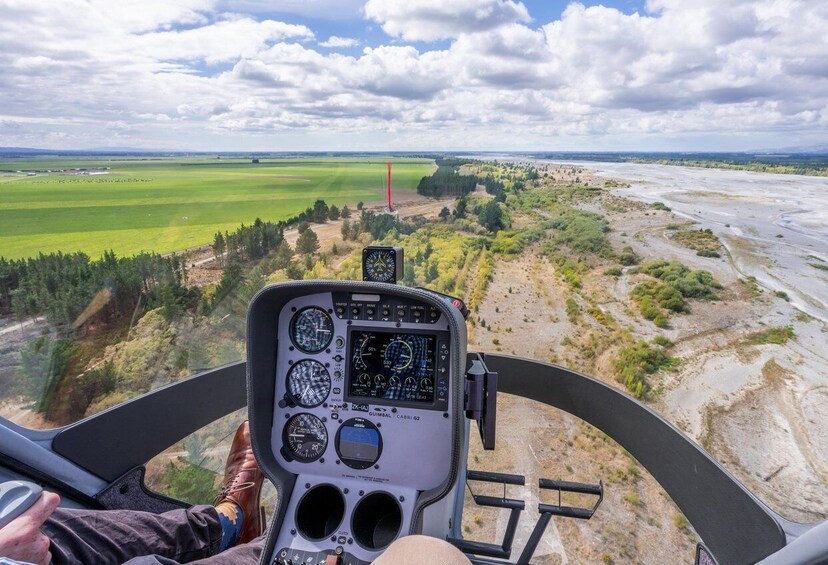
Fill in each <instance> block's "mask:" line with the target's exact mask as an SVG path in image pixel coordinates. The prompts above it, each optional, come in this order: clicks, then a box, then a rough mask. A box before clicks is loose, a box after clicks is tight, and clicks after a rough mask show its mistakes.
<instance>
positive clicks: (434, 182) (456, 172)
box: [417, 158, 538, 202]
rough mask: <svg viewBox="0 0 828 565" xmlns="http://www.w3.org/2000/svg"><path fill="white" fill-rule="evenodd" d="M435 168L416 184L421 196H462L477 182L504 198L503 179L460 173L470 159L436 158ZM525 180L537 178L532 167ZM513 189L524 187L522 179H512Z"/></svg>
mask: <svg viewBox="0 0 828 565" xmlns="http://www.w3.org/2000/svg"><path fill="white" fill-rule="evenodd" d="M435 162H436V163H437V170H436V171H434V174H432V175H431V176H429V177H423V178H422V179H420V183H419V184H418V185H417V193H418V194H422V195H423V196H463V195H464V194H468V193H470V192H473V191H474V189H475V188H476V187H477V185H478V184H482V185H483V186H485V187H486V192H488V193H489V194H493V195H494V196H496V197H497V198H498V199H499V202H504V201H505V200H506V185H505V184H504V183H503V181H501V180H498V179H496V178H495V177H494V176H493V175H491V174H488V175H486V176H479V175H474V174H465V175H464V174H461V173H460V168H461V167H462V166H463V165H470V164H473V163H475V161H474V160H472V159H456V158H437V159H435ZM526 178H527V180H534V179H536V178H538V173H537V171H536V170H535V169H534V168H530V169H529V170H528V173H527V177H526ZM512 184H513V190H514V191H516V192H519V191H521V190H523V189H524V188H525V185H524V181H523V179H516V180H514V181H513V183H512Z"/></svg>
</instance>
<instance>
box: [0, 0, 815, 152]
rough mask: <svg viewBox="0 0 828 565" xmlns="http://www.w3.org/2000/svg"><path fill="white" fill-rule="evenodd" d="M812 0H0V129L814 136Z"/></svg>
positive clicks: (340, 143) (610, 139)
mask: <svg viewBox="0 0 828 565" xmlns="http://www.w3.org/2000/svg"><path fill="white" fill-rule="evenodd" d="M825 29H828V3H824V2H812V1H810V0H787V1H786V2H779V1H777V0H731V1H729V2H726V3H722V2H721V1H720V0H694V1H693V2H687V1H685V0H647V1H646V2H643V1H633V0H614V1H605V2H577V3H571V2H564V1H560V0H553V1H548V2H542V1H531V2H530V1H527V2H520V1H518V0H452V1H451V2H447V1H446V0H179V1H177V2H175V3H170V2H167V1H166V0H120V1H119V2H111V1H110V0H43V1H40V2H31V1H29V0H0V44H2V45H3V46H4V47H3V49H2V50H0V65H2V68H3V69H4V72H3V73H2V74H0V100H2V101H3V104H0V146H35V147H47V148H70V149H83V148H90V147H118V146H128V147H144V148H161V149H175V150H452V149H453V150H579V151H581V150H648V151H652V150H665V151H677V150H679V151H680V150H690V151H693V150H695V151H698V150H754V149H767V148H784V147H792V146H797V147H801V146H809V145H825V144H826V143H828V136H827V135H826V133H825V132H826V131H828V35H827V34H825V32H824V30H825Z"/></svg>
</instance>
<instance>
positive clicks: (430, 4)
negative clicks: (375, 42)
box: [365, 0, 530, 41]
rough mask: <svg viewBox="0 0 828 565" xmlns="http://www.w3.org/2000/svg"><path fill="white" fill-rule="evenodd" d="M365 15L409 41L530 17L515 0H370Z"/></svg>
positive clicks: (446, 35) (395, 35)
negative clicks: (403, 0)
mask: <svg viewBox="0 0 828 565" xmlns="http://www.w3.org/2000/svg"><path fill="white" fill-rule="evenodd" d="M365 15H366V17H367V18H369V19H371V20H374V21H375V22H377V23H378V24H380V25H381V26H382V29H383V30H384V31H385V32H386V33H387V34H388V35H391V36H394V37H401V38H402V39H405V40H407V41H434V40H437V39H448V38H456V37H459V36H460V35H462V34H464V33H470V32H476V31H486V30H490V29H494V28H496V27H498V26H501V25H504V24H509V23H513V22H516V21H521V22H526V21H529V19H530V18H529V11H528V10H527V9H526V6H524V5H523V4H522V3H521V2H514V1H513V0H452V1H450V2H446V1H445V0H419V1H417V2H399V1H397V0H368V2H367V3H366V4H365Z"/></svg>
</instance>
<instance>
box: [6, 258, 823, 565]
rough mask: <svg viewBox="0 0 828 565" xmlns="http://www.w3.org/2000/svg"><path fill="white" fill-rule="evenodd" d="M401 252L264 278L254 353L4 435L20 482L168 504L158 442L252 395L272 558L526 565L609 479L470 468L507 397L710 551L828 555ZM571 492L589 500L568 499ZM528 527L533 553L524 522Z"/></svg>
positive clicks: (770, 560) (590, 506)
mask: <svg viewBox="0 0 828 565" xmlns="http://www.w3.org/2000/svg"><path fill="white" fill-rule="evenodd" d="M402 254H403V250H402V249H401V248H394V247H371V248H366V249H365V250H364V252H363V279H364V280H363V281H334V280H307V281H292V282H285V283H278V284H275V285H271V286H267V287H265V288H263V289H262V290H261V291H259V293H258V294H256V296H255V297H254V298H253V300H252V301H251V303H250V306H249V310H248V319H247V361H246V362H240V363H233V364H230V365H227V366H224V367H220V368H218V369H215V370H212V371H206V372H203V373H200V374H198V375H196V376H194V377H191V378H189V379H185V380H183V381H179V382H176V383H173V384H171V385H169V386H166V387H163V388H160V389H157V390H154V391H152V392H150V393H147V394H145V395H143V396H141V397H138V398H137V399H135V400H132V401H129V402H126V403H124V404H122V405H120V406H117V407H115V408H113V409H110V410H108V411H104V412H102V413H100V414H97V415H95V416H92V417H90V418H87V419H85V420H82V421H81V422H78V423H77V424H73V425H71V426H68V427H65V428H61V429H58V430H55V431H50V432H35V431H31V430H28V431H27V430H24V429H22V428H15V427H14V426H13V425H11V426H3V427H1V428H0V432H2V436H0V442H2V445H3V450H2V451H3V453H4V457H3V460H2V461H0V467H2V476H3V478H4V479H7V478H17V479H28V480H34V481H36V482H38V483H40V484H42V485H43V486H44V487H46V488H51V489H53V490H58V491H59V492H61V493H64V494H65V495H68V496H67V500H68V503H69V504H74V505H78V506H86V507H93V508H94V507H98V508H100V507H103V508H138V509H142V510H149V511H154V512H161V511H164V510H166V509H169V508H172V507H176V506H180V504H179V503H177V502H176V501H174V500H171V499H168V498H165V497H162V496H159V495H157V494H155V493H151V492H149V491H147V490H146V489H145V488H144V487H143V483H142V477H143V467H142V465H143V463H144V462H145V461H147V460H148V459H149V458H151V457H152V456H153V455H154V454H155V453H157V452H158V448H157V446H158V445H168V444H169V443H173V442H175V441H178V440H180V439H181V438H182V437H184V436H186V435H187V434H188V433H190V432H191V431H192V430H193V429H197V428H198V427H199V426H200V425H202V424H204V423H206V422H209V421H211V420H212V419H215V418H217V417H220V416H222V415H224V414H227V413H229V412H231V411H232V410H235V409H238V408H240V407H242V406H244V405H245V404H246V405H247V412H248V418H249V421H250V436H251V441H252V447H253V450H254V452H255V455H256V459H257V461H258V463H259V465H260V467H261V469H262V471H263V472H264V474H265V476H266V477H267V478H268V479H269V480H270V481H271V482H272V483H273V485H274V486H275V489H276V503H275V511H274V513H273V515H272V517H271V520H270V522H269V524H268V527H267V538H266V540H267V541H266V544H265V549H264V551H263V554H262V560H261V563H263V564H272V565H300V564H304V565H319V564H329V563H337V564H339V565H367V564H369V563H371V562H372V561H373V560H375V559H376V558H377V557H378V556H379V555H381V554H382V553H383V551H384V550H385V549H386V548H387V547H388V546H389V545H390V544H391V543H392V542H393V541H395V540H397V539H399V538H400V537H403V536H406V535H409V534H424V535H427V536H432V537H435V538H439V539H442V540H446V541H448V542H449V543H451V544H453V545H454V546H455V547H457V548H459V549H460V550H461V551H462V552H463V553H464V554H465V555H466V556H467V557H468V558H469V559H470V560H471V562H472V563H474V564H475V565H507V564H512V563H514V564H517V565H527V564H529V563H532V560H533V555H534V553H535V550H536V547H537V545H538V543H539V541H540V539H541V537H542V536H543V534H544V531H545V530H546V528H547V526H548V525H549V523H550V521H551V520H552V519H553V518H556V519H571V520H582V521H585V520H589V519H590V518H591V517H592V516H593V515H594V514H595V512H596V511H600V505H601V502H602V499H603V495H604V484H603V482H602V481H601V480H600V477H590V478H588V479H589V480H592V481H593V482H574V481H573V479H575V478H579V477H547V478H541V479H540V480H539V481H538V483H537V485H529V488H533V489H537V490H538V491H539V492H541V493H543V495H544V496H543V499H544V500H546V501H548V502H542V503H541V504H539V505H538V507H537V508H530V507H528V506H527V504H526V501H525V500H523V499H521V498H520V497H518V496H513V495H511V494H510V495H507V490H508V487H510V486H515V485H518V486H526V478H525V477H524V476H522V475H521V474H519V469H515V470H514V472H510V473H499V472H492V471H480V470H476V469H473V468H469V466H470V463H469V458H468V453H469V445H470V442H472V441H478V440H477V439H476V436H479V437H480V441H481V442H482V444H483V447H484V448H485V449H488V450H492V449H495V448H496V447H497V445H496V437H497V398H498V394H503V393H507V394H511V395H516V396H521V397H525V398H529V399H532V400H535V401H538V402H542V403H545V404H548V405H550V406H553V407H555V408H558V409H560V410H563V411H565V412H568V413H570V414H572V415H574V416H576V417H578V418H580V419H582V420H584V421H586V422H588V423H590V424H592V425H593V426H595V427H596V428H598V429H600V430H601V431H603V432H604V433H605V434H607V435H608V436H609V437H611V438H613V439H614V440H615V441H617V442H618V443H619V444H620V445H621V446H623V447H624V448H625V449H626V450H627V451H628V452H629V453H630V454H631V456H632V457H635V458H636V459H637V460H638V461H639V462H640V464H641V465H642V466H644V467H646V469H647V470H648V471H649V472H650V473H651V474H652V475H653V477H654V478H655V479H656V480H657V481H658V482H659V483H660V484H661V485H662V486H663V488H664V489H665V491H666V492H667V493H668V494H669V496H670V497H671V498H672V499H673V501H674V502H675V503H676V504H677V505H678V507H679V508H680V509H681V511H682V512H683V513H684V515H686V516H687V519H688V520H689V521H690V522H691V523H692V524H693V526H694V528H695V529H696V531H697V532H698V534H699V536H700V537H701V539H702V541H703V544H699V546H698V548H697V555H696V563H703V564H711V563H719V564H722V565H724V564H731V563H733V564H749V563H763V564H775V563H780V564H781V563H785V564H798V563H802V564H805V563H809V564H810V563H824V562H827V561H828V536H826V535H825V532H826V528H827V527H828V524H827V523H822V524H818V525H813V526H803V525H800V524H795V523H793V522H789V521H787V520H785V519H784V518H782V517H780V516H779V515H777V514H776V513H774V512H773V511H772V510H770V509H769V508H768V507H767V506H765V505H764V504H763V503H762V502H761V501H759V500H758V499H757V498H756V497H755V496H754V495H753V494H752V493H751V492H749V491H748V490H747V489H746V488H745V487H744V486H742V485H741V484H740V483H739V482H738V481H737V480H736V479H735V478H734V477H733V476H731V475H730V474H729V473H728V472H727V471H726V470H724V469H723V468H722V467H721V466H720V465H719V464H718V463H717V462H716V461H715V460H714V459H713V458H712V457H711V456H710V455H709V454H708V453H707V452H705V451H704V450H703V449H702V448H701V447H699V446H698V445H697V444H695V443H694V442H693V441H691V440H690V439H688V438H687V437H686V436H685V435H684V434H683V433H682V432H681V431H679V430H678V429H677V428H676V427H675V426H673V425H672V424H670V423H668V422H667V421H666V420H665V419H663V418H662V417H661V416H659V415H658V414H657V413H656V412H654V411H653V410H651V409H650V408H649V407H647V406H645V405H644V404H642V403H640V402H639V401H637V400H635V399H634V398H632V397H631V396H629V395H627V394H625V393H624V392H621V391H619V390H617V389H615V388H613V387H611V386H609V385H606V384H604V383H602V382H600V381H598V380H595V379H592V378H590V377H587V376H584V375H581V374H579V373H576V372H574V371H571V370H568V369H566V368H563V367H560V366H556V365H551V364H547V363H543V362H538V361H534V360H529V359H523V358H518V357H511V356H507V355H501V354H492V353H482V352H473V351H468V350H467V343H466V326H465V316H466V315H467V314H468V311H467V310H466V307H465V304H464V303H463V301H462V300H461V299H459V298H456V297H452V296H447V295H445V294H441V293H438V292H434V291H431V290H428V289H425V288H409V287H405V286H401V285H397V284H395V283H396V281H397V279H398V278H399V277H400V273H401V268H402V264H403V256H402ZM208 397H209V398H211V399H215V398H218V399H219V400H218V401H217V402H206V401H205V399H206V398H208ZM90 437H95V438H96V440H95V442H94V444H92V443H91V442H90V441H89V438H90ZM165 442H166V443H165ZM101 453H107V454H108V456H107V457H101V456H100V454H101ZM55 461H60V464H55ZM45 468H48V469H52V470H54V469H57V470H58V472H55V471H52V472H50V473H48V474H46V473H43V472H40V471H39V470H38V469H45ZM479 482H484V483H490V484H495V485H499V486H501V487H502V488H503V495H502V496H484V495H481V494H475V493H474V492H472V500H473V502H474V504H476V505H479V506H486V507H490V508H495V509H497V510H498V511H500V512H503V513H504V515H507V516H508V519H507V521H506V526H505V528H504V529H503V537H502V539H499V540H492V541H487V542H483V541H473V540H468V539H464V535H463V530H462V528H461V524H462V517H463V514H464V511H466V512H467V511H469V508H467V501H466V499H465V498H464V493H465V489H466V486H467V485H469V486H470V485H471V484H472V483H479ZM570 494H574V495H577V496H578V497H579V498H578V500H580V501H586V502H584V503H583V504H572V503H569V502H567V501H566V500H565V498H566V497H567V495H570ZM27 496H28V498H27V497H26V496H20V493H19V492H18V494H17V497H16V498H15V499H14V501H13V504H6V503H5V502H4V504H5V505H6V507H5V509H0V510H3V512H4V514H3V515H4V516H7V515H8V516H10V515H13V514H14V513H15V512H17V513H19V512H21V511H23V510H25V507H26V504H27V503H30V502H31V500H30V499H31V498H32V497H31V493H28V495H27ZM530 520H531V521H532V522H533V523H534V526H533V527H532V530H531V535H530V536H528V539H526V540H525V541H524V543H523V547H521V548H520V551H519V552H518V551H517V548H514V547H513V545H514V542H515V532H516V528H517V526H518V523H519V522H520V521H530ZM688 560H689V556H688ZM677 561H680V559H677Z"/></svg>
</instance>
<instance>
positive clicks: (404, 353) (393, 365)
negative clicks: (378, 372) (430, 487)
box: [382, 338, 414, 371]
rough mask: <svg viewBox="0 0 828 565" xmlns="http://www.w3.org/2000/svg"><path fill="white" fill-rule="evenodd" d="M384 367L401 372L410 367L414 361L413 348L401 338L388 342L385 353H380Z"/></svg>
mask: <svg viewBox="0 0 828 565" xmlns="http://www.w3.org/2000/svg"><path fill="white" fill-rule="evenodd" d="M382 358H383V361H384V365H385V367H387V368H388V369H393V370H395V371H402V370H404V369H407V368H408V367H410V366H411V361H412V360H413V359H414V348H412V347H411V344H410V343H408V342H407V341H406V340H404V339H402V338H397V339H394V340H392V341H389V342H388V345H386V346H385V351H383V352H382Z"/></svg>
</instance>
